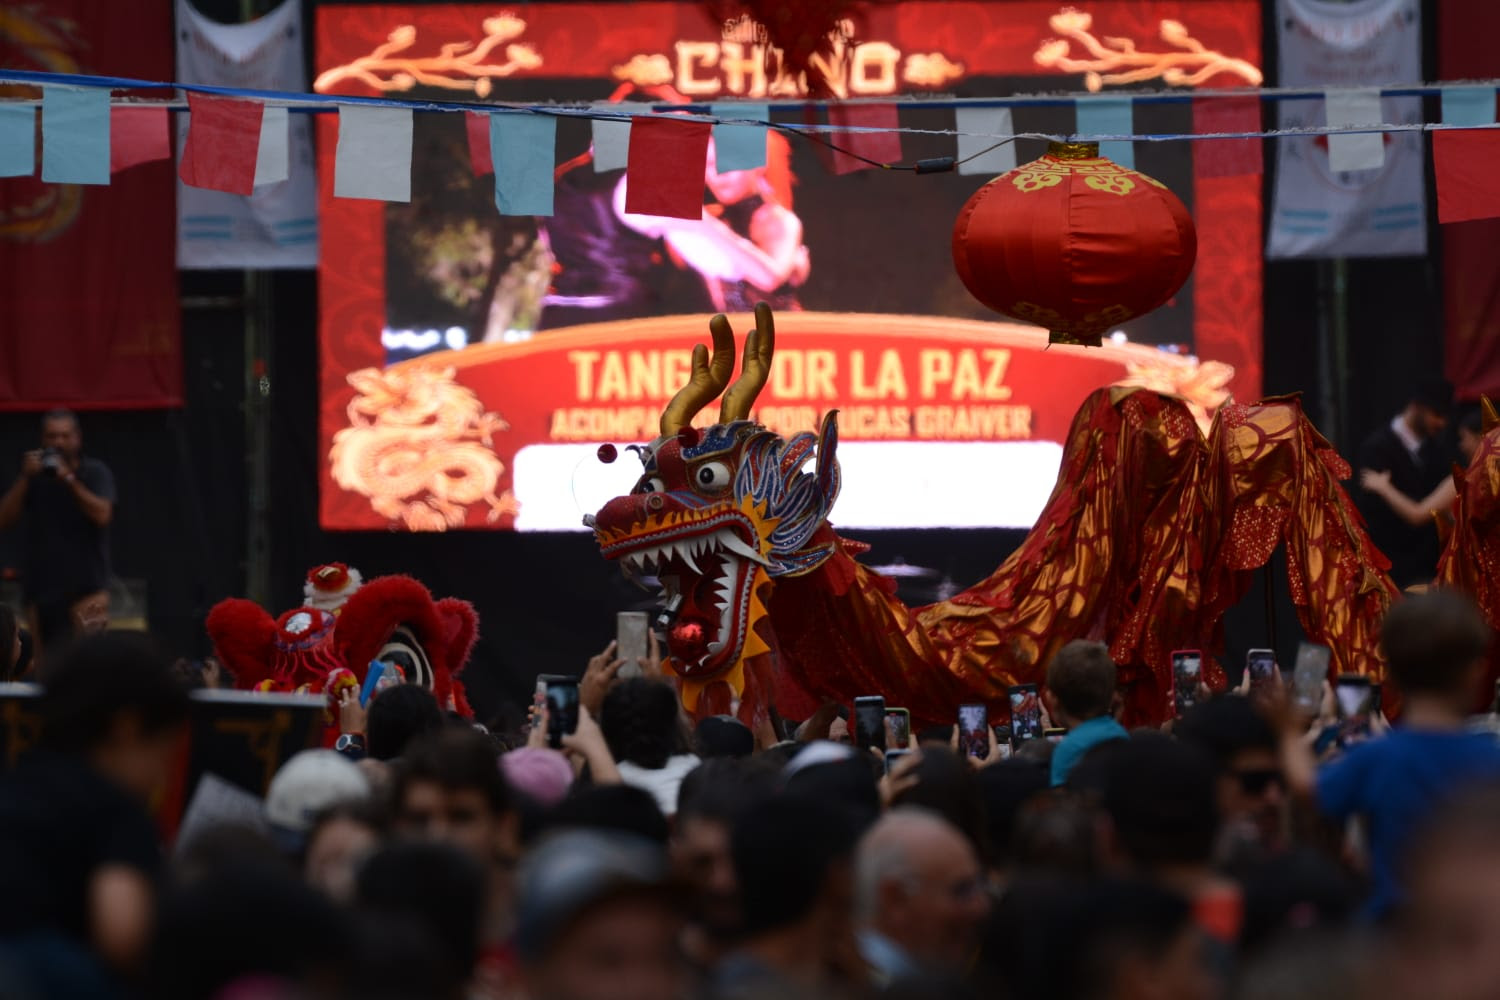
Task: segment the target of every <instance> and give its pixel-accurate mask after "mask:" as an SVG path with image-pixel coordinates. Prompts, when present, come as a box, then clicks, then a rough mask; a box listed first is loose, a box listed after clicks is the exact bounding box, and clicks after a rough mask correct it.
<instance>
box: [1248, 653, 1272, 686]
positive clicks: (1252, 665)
mask: <svg viewBox="0 0 1500 1000" xmlns="http://www.w3.org/2000/svg"><path fill="white" fill-rule="evenodd" d="M1245 670H1246V672H1248V673H1249V674H1250V690H1252V691H1257V690H1259V689H1260V688H1261V687H1263V686H1264V685H1266V684H1269V683H1270V682H1271V681H1272V680H1273V679H1274V678H1275V677H1276V651H1275V650H1272V649H1252V650H1250V651H1249V652H1248V653H1246V654H1245Z"/></svg>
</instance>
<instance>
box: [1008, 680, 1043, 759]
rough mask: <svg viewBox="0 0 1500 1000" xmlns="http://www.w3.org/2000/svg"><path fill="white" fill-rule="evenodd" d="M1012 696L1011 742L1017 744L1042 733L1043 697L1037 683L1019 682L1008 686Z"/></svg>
mask: <svg viewBox="0 0 1500 1000" xmlns="http://www.w3.org/2000/svg"><path fill="white" fill-rule="evenodd" d="M1006 694H1007V695H1008V696H1009V698H1010V733H1011V742H1012V743H1013V744H1016V745H1020V744H1022V743H1025V742H1026V741H1027V740H1035V739H1040V738H1041V735H1042V698H1041V695H1040V694H1038V693H1037V687H1036V685H1035V684H1017V685H1015V686H1014V687H1011V688H1007V689H1006Z"/></svg>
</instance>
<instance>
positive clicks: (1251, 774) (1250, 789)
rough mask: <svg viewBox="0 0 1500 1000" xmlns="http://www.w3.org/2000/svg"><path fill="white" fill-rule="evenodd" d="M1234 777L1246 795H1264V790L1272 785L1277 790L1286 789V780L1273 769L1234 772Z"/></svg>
mask: <svg viewBox="0 0 1500 1000" xmlns="http://www.w3.org/2000/svg"><path fill="white" fill-rule="evenodd" d="M1234 777H1235V779H1236V780H1237V781H1239V783H1240V788H1241V789H1242V790H1243V791H1244V793H1245V794H1246V795H1264V794H1265V791H1266V789H1267V788H1270V787H1271V786H1272V785H1275V786H1276V787H1277V788H1285V787H1286V779H1285V778H1283V777H1282V776H1281V772H1280V771H1278V770H1277V769H1276V768H1274V767H1266V768H1254V769H1247V770H1244V771H1235V772H1234Z"/></svg>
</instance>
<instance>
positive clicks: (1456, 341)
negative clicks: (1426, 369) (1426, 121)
mask: <svg viewBox="0 0 1500 1000" xmlns="http://www.w3.org/2000/svg"><path fill="white" fill-rule="evenodd" d="M1497 33H1500V6H1497V5H1494V4H1470V3H1464V2H1461V0H1447V2H1445V3H1443V4H1442V5H1441V6H1440V8H1439V10H1438V70H1439V74H1440V76H1441V77H1442V78H1443V79H1444V80H1479V79H1484V78H1486V77H1490V76H1493V75H1494V71H1495V55H1494V45H1493V43H1492V42H1491V41H1490V40H1491V39H1494V38H1496V37H1500V35H1497ZM1496 246H1500V219H1479V220H1477V221H1474V222H1456V223H1453V224H1451V225H1446V226H1443V320H1444V324H1443V325H1444V327H1445V330H1446V334H1447V336H1446V338H1445V342H1444V345H1443V346H1444V363H1445V366H1446V369H1447V373H1448V378H1449V380H1451V381H1452V382H1453V384H1454V386H1456V387H1457V389H1458V395H1459V396H1460V397H1461V398H1464V399H1469V400H1474V399H1478V398H1479V397H1480V396H1481V395H1488V396H1490V397H1491V398H1494V397H1496V396H1500V255H1497V254H1496V253H1495V247H1496Z"/></svg>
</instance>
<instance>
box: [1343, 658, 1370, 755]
mask: <svg viewBox="0 0 1500 1000" xmlns="http://www.w3.org/2000/svg"><path fill="white" fill-rule="evenodd" d="M1374 693H1375V689H1374V686H1373V685H1372V684H1371V683H1370V678H1368V677H1364V676H1361V675H1359V674H1340V675H1339V676H1338V679H1337V680H1335V681H1334V682H1333V699H1334V702H1335V704H1336V705H1337V706H1338V712H1339V745H1340V746H1352V745H1353V744H1355V743H1361V742H1363V741H1365V740H1367V739H1369V738H1370V723H1371V717H1372V716H1373V714H1374V706H1373V704H1372V703H1371V700H1372V698H1373V696H1374Z"/></svg>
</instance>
